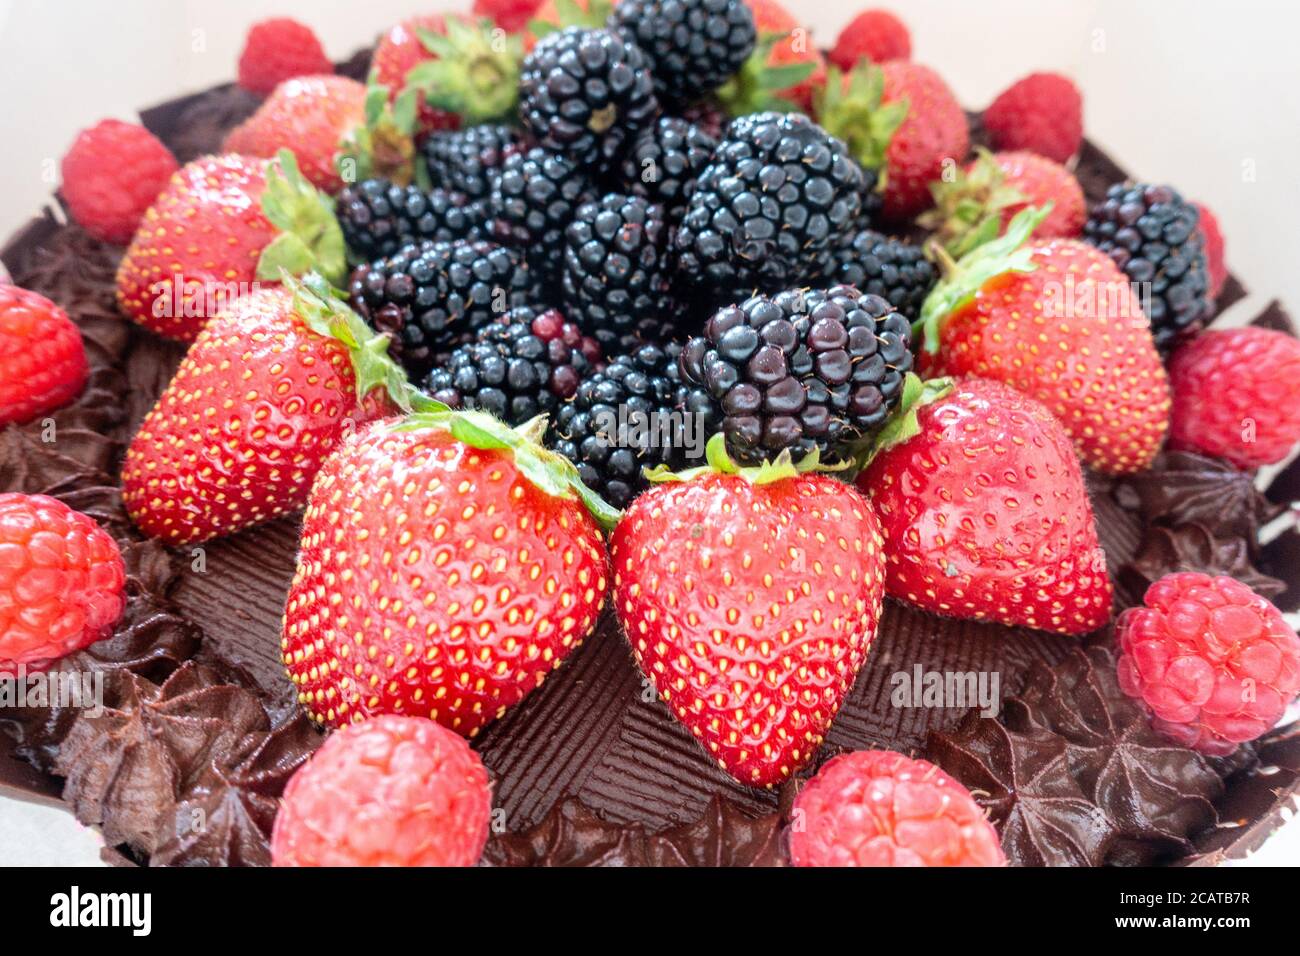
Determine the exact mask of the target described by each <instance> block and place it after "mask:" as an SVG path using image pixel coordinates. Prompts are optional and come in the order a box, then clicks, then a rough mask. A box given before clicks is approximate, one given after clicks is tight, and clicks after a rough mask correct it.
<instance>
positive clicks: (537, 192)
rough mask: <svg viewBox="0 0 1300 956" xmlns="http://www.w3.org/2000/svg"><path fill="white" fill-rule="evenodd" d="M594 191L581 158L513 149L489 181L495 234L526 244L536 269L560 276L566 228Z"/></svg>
mask: <svg viewBox="0 0 1300 956" xmlns="http://www.w3.org/2000/svg"><path fill="white" fill-rule="evenodd" d="M595 195H596V189H595V186H594V184H593V183H592V181H591V178H590V177H589V176H588V175H587V171H586V169H585V168H584V167H583V165H582V164H581V163H577V162H574V161H573V160H572V159H570V158H568V157H567V156H563V155H560V154H558V153H551V152H548V151H546V150H544V149H542V148H541V147H536V148H534V149H531V150H529V151H528V152H527V153H516V154H514V155H512V156H509V157H507V158H506V161H505V163H503V164H502V166H501V175H500V176H498V177H497V178H496V182H495V184H494V185H493V187H492V198H491V200H490V201H489V209H490V211H491V215H492V232H493V235H494V236H495V238H497V239H498V240H499V241H501V242H504V243H507V244H509V245H515V246H521V247H523V248H524V249H526V250H527V252H526V254H527V256H528V261H529V264H530V265H531V266H532V267H533V270H534V272H536V273H537V274H538V275H539V277H541V278H543V279H545V280H547V281H553V282H558V281H559V274H560V266H561V265H562V263H563V256H562V255H560V253H559V250H560V249H561V248H563V242H564V230H565V228H566V227H567V226H568V225H569V223H570V222H571V221H572V220H573V213H574V211H575V210H576V209H577V208H578V207H579V206H580V205H582V204H583V203H585V202H588V201H590V200H592V199H594V198H595Z"/></svg>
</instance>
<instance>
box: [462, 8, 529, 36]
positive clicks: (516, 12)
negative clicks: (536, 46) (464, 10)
mask: <svg viewBox="0 0 1300 956" xmlns="http://www.w3.org/2000/svg"><path fill="white" fill-rule="evenodd" d="M540 6H541V2H540V0H474V7H473V13H474V16H476V17H488V18H490V19H491V20H492V21H493V22H494V23H495V24H496V25H497V26H499V27H500V28H501V29H503V30H509V31H510V32H511V33H518V32H521V31H522V30H523V29H524V28H525V27H527V26H528V21H529V20H531V19H532V18H533V17H534V16H535V15H536V14H537V9H538V7H540Z"/></svg>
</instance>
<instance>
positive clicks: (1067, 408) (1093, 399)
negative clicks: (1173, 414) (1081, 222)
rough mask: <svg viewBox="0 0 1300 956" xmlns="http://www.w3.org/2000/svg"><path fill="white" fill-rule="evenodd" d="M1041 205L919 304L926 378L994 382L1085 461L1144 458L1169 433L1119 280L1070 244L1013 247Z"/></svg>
mask: <svg viewBox="0 0 1300 956" xmlns="http://www.w3.org/2000/svg"><path fill="white" fill-rule="evenodd" d="M1044 215H1045V212H1044V211H1043V210H1039V209H1035V208H1030V209H1026V210H1025V211H1024V212H1022V213H1020V214H1019V215H1017V216H1016V217H1015V219H1014V220H1012V222H1011V225H1010V226H1009V227H1008V228H1007V231H1006V233H1005V234H1004V235H1003V236H1002V237H1001V238H999V239H995V240H993V241H992V242H989V243H987V244H985V245H983V246H980V247H978V248H977V249H975V251H974V252H971V253H970V254H968V255H967V256H965V257H963V258H962V259H961V260H960V261H959V262H957V263H952V262H951V260H949V261H948V262H947V264H946V265H947V270H948V273H949V274H948V276H947V277H946V278H945V279H943V280H941V281H940V282H939V284H938V285H937V286H936V287H935V288H934V290H933V291H932V292H931V293H930V295H929V297H928V298H927V299H926V301H925V304H924V305H923V306H922V308H921V319H920V320H919V321H918V322H917V328H918V331H921V332H923V333H924V344H923V347H922V352H921V354H920V356H919V359H920V364H921V366H922V368H923V369H924V370H925V371H926V372H927V373H928V374H931V375H944V374H947V375H978V376H980V377H982V378H995V379H998V380H999V381H1002V382H1005V383H1006V384H1008V385H1011V386H1013V387H1014V388H1016V389H1018V390H1020V391H1021V392H1023V393H1024V394H1025V395H1029V396H1031V397H1033V398H1036V399H1038V400H1039V401H1040V402H1042V403H1043V404H1044V405H1046V406H1047V407H1048V408H1049V409H1051V410H1052V412H1053V413H1054V414H1055V415H1056V417H1057V418H1058V419H1060V421H1061V424H1062V425H1063V426H1064V427H1065V430H1066V431H1067V432H1068V433H1069V434H1070V436H1071V437H1072V438H1073V439H1074V443H1075V447H1076V448H1077V449H1078V452H1079V455H1080V457H1081V458H1082V459H1083V460H1084V462H1085V464H1087V465H1088V466H1089V467H1090V468H1094V469H1096V470H1097V471H1102V472H1107V473H1109V474H1130V473H1132V472H1135V471H1141V470H1142V469H1144V468H1146V467H1147V466H1148V465H1150V464H1151V460H1152V459H1153V458H1154V457H1155V456H1156V453H1157V452H1159V450H1160V445H1161V442H1162V441H1163V440H1164V437H1165V432H1166V431H1168V429H1169V409H1170V395H1169V380H1168V377H1167V376H1166V375H1165V369H1164V366H1163V365H1162V364H1161V361H1160V356H1159V354H1158V353H1157V352H1156V347H1155V342H1154V341H1153V339H1152V337H1151V325H1150V323H1149V322H1148V321H1147V317H1146V316H1145V315H1144V314H1143V312H1142V309H1141V306H1140V305H1139V303H1138V300H1137V297H1136V296H1135V295H1134V294H1133V292H1132V289H1131V287H1130V286H1129V283H1128V279H1127V277H1126V276H1125V275H1124V274H1123V273H1122V272H1121V271H1120V270H1119V268H1118V267H1117V266H1116V265H1115V263H1114V262H1112V261H1111V259H1110V257H1109V256H1107V255H1105V254H1104V253H1102V252H1098V251H1097V250H1096V249H1094V248H1092V247H1091V246H1089V245H1087V244H1086V243H1083V242H1080V241H1078V240H1075V239H1048V240H1044V241H1035V242H1033V243H1030V244H1028V245H1024V243H1025V241H1026V240H1027V239H1028V237H1029V235H1030V233H1032V232H1033V231H1034V229H1035V227H1036V226H1038V225H1039V224H1040V223H1041V222H1042V220H1043V218H1044Z"/></svg>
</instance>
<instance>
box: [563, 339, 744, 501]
mask: <svg viewBox="0 0 1300 956" xmlns="http://www.w3.org/2000/svg"><path fill="white" fill-rule="evenodd" d="M680 354H681V346H680V345H679V344H677V343H670V344H669V345H667V346H666V347H662V348H661V347H660V346H657V345H641V346H639V347H637V348H636V349H634V350H633V351H631V352H628V353H625V354H623V355H618V356H615V357H614V358H613V359H612V360H611V361H610V363H609V365H608V366H606V367H605V368H604V369H601V370H600V371H597V372H594V373H592V374H590V375H588V376H587V377H586V378H584V379H583V380H582V381H581V382H580V383H579V384H578V388H577V392H576V394H575V395H574V396H573V400H572V401H570V402H566V403H565V404H564V405H562V406H561V407H560V411H559V414H558V415H557V416H556V420H555V426H554V437H553V438H552V441H551V445H552V447H553V448H554V449H555V450H556V451H558V452H559V453H560V454H561V455H564V456H565V457H566V458H568V459H569V460H570V461H572V462H573V463H574V465H576V466H577V468H578V474H579V476H580V477H581V478H582V480H583V482H584V483H585V484H586V485H587V487H589V488H591V489H592V490H593V491H595V492H596V493H597V494H599V495H600V496H601V497H603V498H604V499H605V500H606V501H608V502H609V503H610V504H612V505H614V506H615V507H618V508H622V507H625V506H626V505H627V504H628V502H630V501H631V500H632V498H634V497H635V496H636V495H637V493H639V492H640V491H642V490H643V489H644V488H645V486H646V480H645V477H644V474H643V469H645V468H653V467H655V466H657V465H668V466H669V467H670V468H673V469H678V468H683V467H687V466H690V465H693V464H698V463H700V462H701V461H702V459H703V456H704V442H705V439H706V437H707V436H708V435H709V434H711V433H712V432H713V431H716V430H717V424H716V421H717V418H718V416H717V413H716V411H715V409H714V406H713V404H712V402H711V400H710V399H709V397H708V395H707V394H706V393H704V392H703V391H702V390H700V389H694V388H691V387H689V386H687V385H685V384H684V383H683V382H682V381H681V376H680V372H679V370H678V359H679V356H680Z"/></svg>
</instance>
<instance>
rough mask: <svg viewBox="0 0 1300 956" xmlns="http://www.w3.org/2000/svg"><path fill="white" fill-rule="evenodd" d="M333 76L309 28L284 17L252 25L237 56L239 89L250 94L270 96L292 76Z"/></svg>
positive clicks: (326, 59) (332, 70)
mask: <svg viewBox="0 0 1300 956" xmlns="http://www.w3.org/2000/svg"><path fill="white" fill-rule="evenodd" d="M333 72H334V64H333V63H331V62H330V58H329V57H327V56H326V55H325V50H324V48H323V47H322V46H321V45H320V40H318V39H316V34H314V33H312V31H311V27H309V26H306V25H304V24H302V23H299V22H298V21H297V20H291V19H289V18H288V17H276V18H274V19H271V20H263V21H262V22H261V23H255V24H253V26H252V28H251V29H250V30H249V31H248V37H247V38H246V39H245V40H244V52H243V53H241V54H239V85H240V86H242V87H243V88H244V89H246V90H250V91H252V92H253V93H263V94H265V93H270V92H271V91H272V90H273V89H275V88H276V87H277V86H279V85H280V83H281V82H282V81H284V80H290V79H293V78H294V77H295V76H318V75H320V74H322V73H333Z"/></svg>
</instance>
